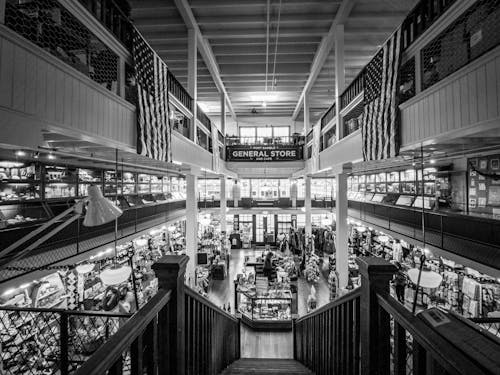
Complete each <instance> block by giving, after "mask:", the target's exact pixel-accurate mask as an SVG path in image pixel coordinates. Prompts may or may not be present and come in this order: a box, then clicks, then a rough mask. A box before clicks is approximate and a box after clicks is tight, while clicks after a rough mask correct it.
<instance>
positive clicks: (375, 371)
mask: <svg viewBox="0 0 500 375" xmlns="http://www.w3.org/2000/svg"><path fill="white" fill-rule="evenodd" d="M357 263H358V265H359V272H360V274H361V306H360V319H361V375H383V374H388V373H389V366H390V336H391V331H390V329H391V328H390V320H389V316H388V314H387V313H386V312H385V311H384V310H383V309H381V308H380V307H379V304H378V299H377V294H380V295H388V294H389V281H390V280H391V279H392V276H393V274H394V273H395V272H396V270H397V269H396V266H394V265H393V264H391V263H389V262H388V261H386V260H384V259H381V258H377V257H368V258H364V257H363V258H358V259H357Z"/></svg>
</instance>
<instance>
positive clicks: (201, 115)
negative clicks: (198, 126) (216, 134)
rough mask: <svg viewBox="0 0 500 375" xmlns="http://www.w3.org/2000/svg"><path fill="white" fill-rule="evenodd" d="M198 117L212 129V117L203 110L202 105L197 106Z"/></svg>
mask: <svg viewBox="0 0 500 375" xmlns="http://www.w3.org/2000/svg"><path fill="white" fill-rule="evenodd" d="M196 118H197V119H198V121H199V122H201V123H202V124H203V125H205V127H206V128H207V129H208V130H209V131H212V121H210V118H209V117H208V116H207V115H206V114H205V112H203V110H202V109H201V108H200V106H197V109H196Z"/></svg>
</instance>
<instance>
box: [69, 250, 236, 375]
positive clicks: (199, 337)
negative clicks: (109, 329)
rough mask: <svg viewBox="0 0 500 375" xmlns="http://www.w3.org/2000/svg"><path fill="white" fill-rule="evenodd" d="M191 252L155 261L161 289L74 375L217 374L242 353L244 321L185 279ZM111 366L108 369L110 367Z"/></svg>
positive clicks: (154, 267)
mask: <svg viewBox="0 0 500 375" xmlns="http://www.w3.org/2000/svg"><path fill="white" fill-rule="evenodd" d="M188 259H189V258H188V257H187V256H185V255H181V256H174V255H170V256H169V255H167V256H164V257H163V258H161V259H160V260H159V261H158V262H157V263H155V264H154V265H153V269H154V270H155V272H156V275H157V277H158V280H159V285H160V290H159V292H158V293H157V294H156V296H154V297H153V298H152V299H151V300H150V301H149V302H148V303H147V304H146V305H145V306H144V307H143V308H142V309H141V310H140V311H139V312H138V313H136V314H135V315H134V316H133V317H132V318H131V319H130V320H129V321H128V322H127V323H126V324H124V325H123V326H122V327H121V328H120V329H119V330H118V332H117V333H116V334H115V335H114V336H113V337H111V339H110V340H108V342H107V343H106V344H104V345H103V346H101V347H100V349H99V350H97V351H96V352H95V353H94V354H93V355H92V356H91V357H90V359H89V360H88V361H87V362H85V363H84V364H83V365H82V366H81V367H80V368H79V369H78V371H77V372H76V373H75V375H104V374H107V373H108V374H114V375H118V374H128V373H130V372H128V371H127V369H126V368H125V366H124V363H126V362H127V361H129V362H130V367H131V373H132V374H144V373H147V374H185V375H199V374H207V375H217V374H219V373H220V372H221V371H222V370H223V369H224V368H225V367H227V366H228V365H229V364H230V363H232V362H234V361H235V360H237V359H238V358H239V357H240V324H239V321H238V319H236V318H234V317H233V316H231V315H229V314H227V313H226V312H224V311H222V310H221V309H219V308H218V307H216V306H215V305H213V304H212V303H211V302H209V301H208V300H206V299H205V298H203V297H201V296H200V295H198V294H197V293H196V292H194V291H193V290H191V289H190V288H189V287H187V286H186V285H185V284H184V275H185V271H186V265H187V262H188ZM108 371H109V372H108Z"/></svg>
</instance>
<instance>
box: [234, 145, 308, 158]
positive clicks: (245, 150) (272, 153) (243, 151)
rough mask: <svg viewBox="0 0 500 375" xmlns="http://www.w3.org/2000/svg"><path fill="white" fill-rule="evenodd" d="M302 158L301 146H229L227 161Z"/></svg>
mask: <svg viewBox="0 0 500 375" xmlns="http://www.w3.org/2000/svg"><path fill="white" fill-rule="evenodd" d="M301 159H302V147H301V146H288V147H287V146H285V147H279V148H276V147H274V146H269V147H267V146H254V147H251V146H250V147H249V146H227V149H226V160H227V161H293V160H301Z"/></svg>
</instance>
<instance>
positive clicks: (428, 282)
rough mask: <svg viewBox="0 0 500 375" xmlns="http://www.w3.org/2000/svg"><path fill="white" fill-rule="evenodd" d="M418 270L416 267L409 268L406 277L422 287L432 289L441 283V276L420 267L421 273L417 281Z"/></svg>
mask: <svg viewBox="0 0 500 375" xmlns="http://www.w3.org/2000/svg"><path fill="white" fill-rule="evenodd" d="M419 272H420V270H419V269H418V268H411V269H409V270H408V277H409V278H410V280H411V282H412V283H413V284H415V285H417V286H421V287H422V288H429V289H434V288H437V287H438V286H439V285H441V282H442V281H443V277H442V276H441V275H440V274H439V273H437V272H434V271H430V270H424V269H422V274H421V275H420V283H419V282H418V273H419Z"/></svg>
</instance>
